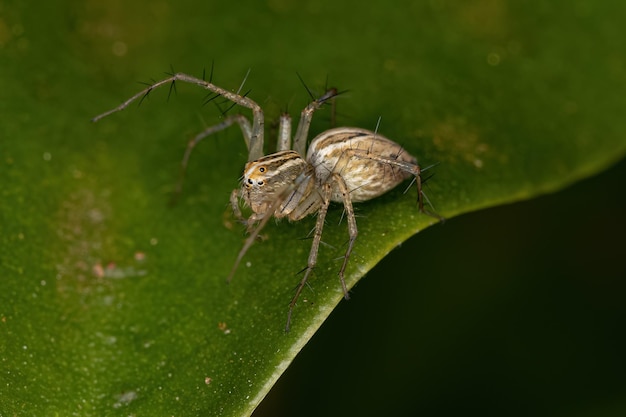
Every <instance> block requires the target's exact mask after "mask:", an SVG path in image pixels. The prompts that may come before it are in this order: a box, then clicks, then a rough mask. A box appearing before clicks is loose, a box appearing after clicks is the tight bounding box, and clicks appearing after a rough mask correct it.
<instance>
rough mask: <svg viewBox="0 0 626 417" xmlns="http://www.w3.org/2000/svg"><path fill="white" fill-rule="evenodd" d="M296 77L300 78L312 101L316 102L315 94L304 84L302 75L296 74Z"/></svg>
mask: <svg viewBox="0 0 626 417" xmlns="http://www.w3.org/2000/svg"><path fill="white" fill-rule="evenodd" d="M296 75H297V76H298V79H299V80H300V82H301V83H302V85H303V86H304V89H305V90H306V92H307V93H308V94H309V97H311V100H313V101H315V95H314V94H313V92H312V91H311V89H309V86H308V85H306V83H305V82H304V79H303V78H302V76H300V74H299V73H298V72H296Z"/></svg>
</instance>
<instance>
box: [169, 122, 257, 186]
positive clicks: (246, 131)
mask: <svg viewBox="0 0 626 417" xmlns="http://www.w3.org/2000/svg"><path fill="white" fill-rule="evenodd" d="M234 123H238V124H239V127H241V132H242V133H243V138H244V140H245V142H246V147H248V148H249V146H250V136H251V135H252V128H251V126H250V122H249V121H248V119H246V117H245V116H244V115H242V114H236V115H232V116H228V117H227V118H225V119H224V120H222V122H221V123H218V124H216V125H213V126H209V127H207V128H206V129H204V130H203V131H202V132H200V133H198V134H197V135H196V136H194V137H193V139H191V140H190V141H189V143H188V144H187V149H185V154H184V156H183V160H182V161H181V163H180V174H179V176H178V183H177V184H176V188H175V189H174V198H176V197H177V196H178V195H180V193H181V192H182V189H183V182H184V180H185V174H186V173H187V164H188V163H189V157H190V156H191V152H192V151H193V150H194V148H195V146H196V145H197V144H198V142H200V141H201V140H202V139H204V138H206V137H207V136H210V135H212V134H214V133H217V132H219V131H222V130H224V129H226V128H228V127H230V126H232V125H233V124H234Z"/></svg>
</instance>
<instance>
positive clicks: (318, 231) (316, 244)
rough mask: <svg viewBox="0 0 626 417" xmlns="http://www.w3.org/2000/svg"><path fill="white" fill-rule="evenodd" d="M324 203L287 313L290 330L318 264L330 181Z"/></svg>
mask: <svg viewBox="0 0 626 417" xmlns="http://www.w3.org/2000/svg"><path fill="white" fill-rule="evenodd" d="M322 188H323V189H322V195H321V197H322V205H321V206H320V208H319V211H318V212H317V221H316V222H315V233H314V234H313V243H312V244H311V250H310V251H309V260H308V262H307V267H306V270H305V271H304V276H303V277H302V279H301V280H300V283H299V284H298V288H296V293H295V294H294V296H293V298H292V299H291V302H290V303H289V312H288V313H287V324H286V325H285V331H286V332H288V331H289V328H290V326H291V315H292V313H293V309H294V307H295V306H296V302H297V301H298V298H299V297H300V294H301V293H302V290H303V289H304V286H305V285H306V283H307V281H308V280H309V276H310V275H311V272H313V269H315V266H316V265H317V255H318V252H319V248H320V242H321V240H322V231H323V230H324V220H325V219H326V213H327V212H328V206H329V205H330V196H331V193H332V186H331V184H330V183H328V182H327V183H325V184H323V186H322Z"/></svg>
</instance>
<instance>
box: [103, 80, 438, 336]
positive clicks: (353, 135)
mask: <svg viewBox="0 0 626 417" xmlns="http://www.w3.org/2000/svg"><path fill="white" fill-rule="evenodd" d="M177 81H181V82H185V83H190V84H195V85H198V86H200V87H202V88H205V89H207V90H209V91H210V92H211V94H212V95H213V96H212V97H211V98H215V97H218V96H222V97H224V98H226V99H227V100H230V101H231V102H233V103H234V104H236V105H239V106H242V107H246V108H248V109H250V110H252V114H253V118H252V124H251V123H250V121H249V120H248V119H247V118H246V117H244V116H243V115H232V116H227V117H225V118H224V119H223V120H222V122H221V123H219V124H217V125H214V126H211V127H209V128H207V129H206V130H204V131H203V132H201V133H200V134H198V135H197V136H196V137H195V138H194V139H193V140H191V141H190V142H189V145H188V146H187V149H186V151H185V155H184V157H183V161H182V167H181V168H182V170H181V172H183V173H184V171H185V169H186V166H187V162H188V160H189V156H190V154H191V151H192V150H193V148H194V147H195V145H196V144H197V143H198V142H200V141H201V140H202V139H204V138H205V137H207V136H209V135H211V134H213V133H216V132H218V131H221V130H223V129H226V128H227V127H229V126H232V125H233V124H238V125H239V127H240V128H241V131H242V133H243V137H244V140H245V142H246V146H247V148H248V163H247V164H246V166H245V168H244V173H243V180H242V183H241V188H238V189H235V190H233V192H232V193H231V195H230V203H231V205H232V210H233V213H234V214H235V216H236V217H237V218H238V219H239V220H241V221H242V223H244V224H245V225H246V226H247V228H248V232H249V236H248V238H247V239H246V241H245V243H244V245H243V247H242V248H241V250H240V251H239V254H238V256H237V259H236V261H235V263H234V266H233V268H232V270H231V272H230V275H229V276H228V281H230V280H231V279H232V277H233V275H234V273H235V271H236V269H237V267H238V266H239V264H240V262H241V260H242V258H243V257H244V255H245V254H246V252H247V251H248V249H250V247H251V246H252V244H253V243H254V242H255V240H256V239H257V237H258V236H259V233H260V232H261V230H262V229H263V227H264V226H265V225H266V224H267V222H268V221H269V219H270V218H271V217H275V218H287V219H289V220H290V221H297V220H300V219H303V218H304V217H306V216H308V215H313V214H317V221H316V224H315V231H314V232H313V243H312V245H311V249H310V252H309V258H308V262H307V266H306V268H305V269H304V270H303V271H304V274H303V277H302V279H301V280H300V283H299V284H298V286H297V288H296V290H295V294H294V296H293V298H292V299H291V302H290V303H289V311H288V314H287V324H286V327H285V328H286V330H289V327H290V324H291V316H292V313H293V310H294V307H295V305H296V302H297V301H298V297H299V296H300V293H301V292H302V290H303V289H304V287H305V285H306V283H307V281H308V279H309V276H310V275H311V272H312V271H313V269H314V268H315V266H316V264H317V257H318V251H319V246H320V242H321V239H322V230H323V229H324V219H325V218H326V213H327V211H328V207H329V205H330V203H331V202H338V203H342V204H343V207H344V210H345V216H346V219H347V222H348V234H349V240H348V243H347V249H346V252H345V255H344V258H343V263H342V265H341V268H340V269H339V280H340V281H341V287H342V289H343V294H344V298H346V299H348V298H349V294H348V288H347V286H346V283H345V280H344V273H345V270H346V265H347V264H348V259H349V258H350V254H351V253H352V249H353V247H354V242H355V241H356V238H357V235H358V229H357V225H356V219H355V216H354V209H353V207H352V203H356V202H362V201H367V200H371V199H373V198H376V197H378V196H380V195H381V194H384V193H386V192H387V191H389V190H391V189H393V188H395V187H396V186H397V185H398V184H400V183H401V182H403V181H404V180H406V179H408V178H411V177H412V178H413V181H414V182H415V183H416V184H417V193H418V206H419V210H420V211H421V212H424V213H426V214H429V215H433V216H434V217H437V218H439V219H441V218H440V217H439V216H437V215H435V214H432V213H430V212H428V211H427V210H425V209H424V199H425V196H424V194H423V192H422V179H421V169H420V166H419V165H418V164H417V159H416V158H415V157H413V156H411V155H410V154H409V153H408V152H407V151H405V150H404V149H403V148H402V147H401V146H400V145H398V144H397V143H395V142H393V141H391V140H389V139H387V138H385V137H384V136H382V135H380V134H379V133H377V132H372V131H369V130H366V129H361V128H356V127H339V128H333V129H330V130H327V131H325V132H322V133H321V134H319V135H318V136H316V137H315V138H314V139H313V140H312V141H311V143H310V144H309V147H308V149H307V137H308V133H309V127H310V125H311V119H312V118H313V113H314V112H315V111H316V110H317V109H319V108H320V107H321V106H322V105H324V103H326V102H327V101H328V100H330V99H332V98H333V97H335V96H336V95H337V94H338V93H337V90H336V89H334V88H333V89H329V90H328V91H326V93H325V94H324V95H322V96H321V97H319V98H317V99H315V100H313V101H312V102H311V103H310V104H309V105H308V106H306V107H305V108H304V109H303V110H302V112H301V116H300V121H299V123H298V128H297V130H296V134H295V136H294V139H293V147H292V146H291V117H290V116H289V115H286V114H285V115H282V116H281V118H280V125H279V127H278V144H277V151H276V152H275V153H272V154H270V155H264V154H263V130H264V116H263V110H262V109H261V107H260V106H259V105H258V104H257V103H256V102H254V101H253V100H252V99H250V98H248V97H246V96H245V95H240V94H239V93H238V92H237V93H234V92H231V91H228V90H225V89H223V88H221V87H218V86H216V85H215V84H213V83H211V82H210V81H206V80H204V79H199V78H196V77H193V76H190V75H187V74H182V73H177V74H173V75H171V76H170V77H169V78H166V79H164V80H161V81H159V82H156V83H154V84H152V85H151V86H149V87H148V88H146V89H145V90H143V91H140V92H139V93H137V94H135V95H134V96H132V97H131V98H129V99H128V100H126V101H125V102H124V103H122V104H121V105H119V106H118V107H116V108H114V109H111V110H109V111H107V112H105V113H103V114H101V115H99V116H96V117H94V118H93V119H92V121H94V122H96V121H98V120H100V119H102V118H104V117H106V116H108V115H110V114H112V113H115V112H118V111H121V110H123V109H125V108H126V107H127V106H128V105H129V104H130V103H132V102H133V101H136V100H139V99H143V98H145V97H146V96H147V95H148V94H149V93H150V92H151V91H152V90H154V89H156V88H158V87H161V86H163V85H166V84H170V89H171V88H173V87H174V85H175V83H176V82H177ZM181 177H182V175H181ZM178 190H180V182H179V185H178ZM240 199H242V200H243V202H244V204H245V205H246V206H249V207H250V209H251V210H252V214H251V215H250V217H248V218H247V219H246V218H244V217H243V215H242V212H241V210H240V208H239V201H240Z"/></svg>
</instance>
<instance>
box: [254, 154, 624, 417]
mask: <svg viewBox="0 0 626 417" xmlns="http://www.w3.org/2000/svg"><path fill="white" fill-rule="evenodd" d="M433 180H436V177H435V179H433ZM625 189H626V162H625V161H622V162H620V163H619V164H617V165H616V166H614V167H613V168H611V169H610V170H608V171H606V172H604V173H603V174H601V175H598V176H596V177H593V178H590V179H587V180H584V181H582V182H580V183H578V184H576V185H574V186H572V187H570V188H568V189H566V190H563V191H561V192H558V193H555V194H551V195H546V196H543V197H539V198H536V199H533V200H530V201H525V202H520V203H516V204H511V205H507V206H502V207H497V208H493V209H488V210H483V211H480V212H476V213H470V214H465V215H463V216H460V217H458V218H454V219H450V220H449V221H447V222H446V223H445V224H443V225H437V226H435V227H431V228H429V229H427V230H425V231H424V232H422V233H420V234H418V235H416V236H414V237H413V238H411V239H410V240H409V241H407V242H405V243H404V244H403V245H402V246H401V247H399V248H398V249H396V250H395V251H393V252H392V253H391V254H390V255H389V256H387V257H386V258H384V259H383V260H382V261H381V262H380V264H378V265H377V266H376V267H375V268H374V269H373V270H372V271H371V272H370V273H369V274H368V275H367V276H366V277H365V278H364V279H362V280H361V281H360V282H359V284H358V285H357V286H356V287H355V288H354V290H353V291H352V295H353V296H352V298H351V299H350V300H349V301H347V302H345V301H344V302H342V303H341V304H340V305H339V307H338V308H337V309H336V310H335V311H334V312H333V314H332V315H331V316H330V318H329V319H328V320H327V322H326V323H325V324H324V325H323V326H322V328H321V329H320V331H319V332H318V334H316V335H315V336H314V337H313V339H312V340H311V341H310V342H309V344H308V345H307V346H306V347H305V348H304V350H303V351H302V352H301V353H300V355H299V356H298V357H296V360H295V362H294V363H293V365H292V366H291V367H290V368H289V369H288V370H287V372H286V373H285V375H284V376H283V377H282V378H281V379H280V381H279V382H278V384H277V385H276V386H275V387H274V389H273V390H272V391H271V392H270V394H269V396H268V397H267V398H266V399H265V401H264V402H263V403H262V404H261V406H260V407H259V409H257V411H256V412H255V414H254V415H255V416H256V417H260V416H269V415H298V416H342V415H344V416H345V415H361V416H377V415H378V416H380V415H389V416H409V415H437V416H458V415H480V416H529V415H532V416H615V417H617V416H623V415H626V355H625V352H626V337H625V328H626V244H625V243H624V236H626V220H624V214H625V213H626V196H625V193H624V190H625ZM431 197H432V199H433V200H435V201H436V196H431Z"/></svg>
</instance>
